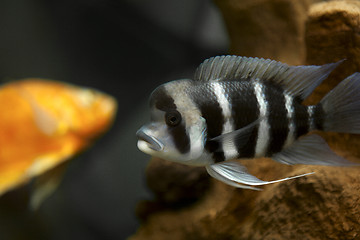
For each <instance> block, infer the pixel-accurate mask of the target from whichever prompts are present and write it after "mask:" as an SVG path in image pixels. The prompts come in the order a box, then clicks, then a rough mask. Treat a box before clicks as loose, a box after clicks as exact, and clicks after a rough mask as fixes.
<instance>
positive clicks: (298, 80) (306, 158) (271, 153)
mask: <svg viewBox="0 0 360 240" xmlns="http://www.w3.org/2000/svg"><path fill="white" fill-rule="evenodd" d="M341 62H342V61H339V62H337V63H330V64H325V65H322V66H289V65H286V64H283V63H280V62H276V61H274V60H269V59H258V58H246V57H239V56H218V57H214V58H210V59H207V60H205V61H204V62H203V63H202V64H201V65H200V66H199V67H198V69H197V70H196V72H195V76H194V80H191V79H182V80H176V81H172V82H169V83H165V84H163V85H161V86H159V87H158V88H157V89H155V90H154V92H153V93H152V95H151V97H150V108H151V111H152V113H151V123H150V124H148V125H145V126H143V127H142V128H141V129H140V130H139V131H138V132H137V135H138V138H139V141H138V147H139V149H140V150H142V151H143V152H145V153H148V154H150V155H153V156H158V157H161V158H164V159H167V160H170V161H175V162H180V163H183V164H187V165H195V166H205V168H206V170H207V171H208V173H209V174H210V175H211V176H212V177H214V178H216V179H218V180H220V181H222V182H224V183H226V184H228V185H231V186H234V187H239V188H247V189H257V188H256V187H255V186H259V185H265V184H269V183H275V182H280V181H285V180H289V179H293V178H297V177H302V176H305V175H309V174H312V173H307V174H302V175H298V176H295V177H288V178H284V179H280V180H275V181H263V180H260V179H257V178H256V177H255V176H253V175H251V174H250V173H248V172H247V170H246V168H245V167H244V166H242V165H241V164H240V163H239V162H234V161H232V160H233V159H237V158H257V157H271V158H272V159H273V160H275V161H277V162H280V163H283V164H314V165H330V166H354V165H357V164H355V163H352V162H349V161H347V160H345V159H343V158H342V157H340V156H338V155H336V154H335V153H334V152H333V151H331V149H330V148H329V146H328V145H327V144H326V142H325V140H324V139H323V138H321V137H320V136H318V135H316V134H314V133H312V131H313V130H323V131H334V132H345V133H346V132H347V133H356V134H359V133H360V73H354V74H353V75H351V76H349V77H348V78H346V79H345V80H344V81H342V82H341V83H340V84H339V85H338V86H337V87H336V88H335V89H333V90H332V91H331V92H329V93H328V94H327V95H326V96H325V97H324V98H323V99H322V100H321V101H320V102H319V103H318V104H316V105H313V106H305V105H302V102H303V100H304V99H306V98H307V97H308V96H309V95H310V94H311V92H312V91H313V90H314V89H315V88H316V87H317V86H318V85H319V84H320V83H321V82H322V81H323V80H324V79H325V78H327V76H328V75H329V74H330V73H331V71H332V70H333V69H334V68H336V67H337V66H338V65H339V64H340V63H341ZM350 86H351V87H350Z"/></svg>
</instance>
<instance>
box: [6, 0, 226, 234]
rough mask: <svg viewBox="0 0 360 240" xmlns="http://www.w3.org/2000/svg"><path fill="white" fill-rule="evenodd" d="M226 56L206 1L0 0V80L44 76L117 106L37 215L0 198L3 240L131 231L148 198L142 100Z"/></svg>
mask: <svg viewBox="0 0 360 240" xmlns="http://www.w3.org/2000/svg"><path fill="white" fill-rule="evenodd" d="M226 50H227V38H226V33H225V30H224V27H223V23H222V21H221V16H220V14H219V12H218V10H217V9H216V7H215V6H214V5H213V3H212V2H210V1H208V0H197V1H193V0H181V1H178V0H152V1H146V0H127V1H120V0H116V1H115V0H62V1H55V0H1V1H0V81H11V80H13V79H20V78H28V77H41V78H49V79H55V80H61V81H65V82H70V83H74V84H79V85H83V86H88V87H94V88H96V89H99V90H102V91H104V92H107V93H109V94H111V95H113V96H115V97H116V98H117V100H118V103H119V108H118V115H117V119H116V121H115V124H114V126H113V128H112V129H111V130H110V131H109V132H108V133H107V134H106V135H105V136H104V137H103V138H101V139H100V140H99V141H98V142H97V143H96V144H95V145H94V146H93V147H92V148H90V149H89V150H88V151H86V152H85V153H83V154H81V155H80V156H78V157H76V158H75V159H73V160H72V161H71V163H70V167H69V169H68V171H67V172H66V174H65V177H64V179H63V182H62V184H61V186H60V187H59V189H58V190H57V192H56V193H55V194H54V195H53V196H51V197H50V198H49V199H48V200H47V201H46V202H45V203H44V205H43V206H42V207H41V209H40V210H39V211H38V212H37V213H31V212H28V211H27V206H24V204H22V201H21V200H19V199H21V198H26V197H24V193H22V192H20V193H19V192H16V191H15V192H10V193H8V194H6V196H4V197H3V198H4V199H5V200H2V203H1V202H0V203H1V204H3V205H2V206H0V239H89V240H91V239H124V238H126V237H127V236H129V235H131V234H133V233H134V232H135V231H136V228H137V227H138V222H137V221H136V218H135V215H134V209H135V205H136V202H137V201H138V200H140V199H144V198H150V197H151V194H150V193H149V192H147V191H146V187H145V182H144V169H145V166H146V163H147V161H148V159H149V157H148V156H146V155H145V154H143V153H141V152H140V151H138V150H137V148H136V138H135V132H136V130H137V129H138V128H139V127H140V126H141V125H142V124H143V123H145V122H146V121H147V120H148V116H147V113H148V112H147V108H146V107H147V105H146V101H147V98H148V96H149V94H150V93H151V91H152V90H153V89H154V88H155V87H156V86H157V85H159V84H161V83H163V82H166V81H170V80H173V79H177V78H185V77H191V76H192V74H193V73H194V70H195V68H196V66H197V65H198V64H200V63H201V62H202V61H203V60H204V59H205V58H208V57H210V56H214V55H219V54H224V53H226ZM19 149H20V150H21V146H19ZM0 177H1V176H0ZM25 192H26V191H25ZM14 202H15V203H16V204H14Z"/></svg>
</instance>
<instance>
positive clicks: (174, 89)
mask: <svg viewBox="0 0 360 240" xmlns="http://www.w3.org/2000/svg"><path fill="white" fill-rule="evenodd" d="M191 82H192V81H191V80H187V79H183V80H178V81H174V82H171V83H168V84H167V85H165V90H166V91H167V92H168V93H169V95H170V96H171V97H172V98H173V99H174V103H175V105H176V108H177V110H178V111H179V112H180V113H182V114H183V115H182V117H183V120H184V121H185V126H186V131H187V134H188V135H189V138H190V152H189V153H188V155H187V156H188V157H189V158H190V159H196V158H198V157H199V156H200V154H201V153H202V152H203V148H204V146H203V144H204V143H203V141H202V140H203V139H202V138H201V137H202V135H201V134H202V130H203V129H202V128H201V127H203V126H205V125H206V123H202V122H201V120H202V119H201V113H200V111H199V109H198V108H197V106H196V104H195V103H194V102H193V101H192V99H191V98H190V97H189V96H187V95H185V94H184V92H185V93H186V92H187V91H186V88H189V87H190V86H191ZM189 113H191V114H189ZM184 134H185V133H184ZM187 163H189V164H190V162H189V161H188V162H187Z"/></svg>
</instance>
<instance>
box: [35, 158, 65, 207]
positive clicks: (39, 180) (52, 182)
mask: <svg viewBox="0 0 360 240" xmlns="http://www.w3.org/2000/svg"><path fill="white" fill-rule="evenodd" d="M67 164H68V162H64V163H62V164H60V165H58V166H56V167H55V168H53V169H50V170H49V171H47V172H45V173H43V174H42V175H40V176H38V177H36V179H35V182H34V189H33V190H32V193H31V197H30V202H29V207H30V209H31V210H33V211H35V210H37V209H39V207H40V206H41V204H42V203H43V202H44V201H45V200H46V199H47V198H48V197H49V196H50V195H51V194H53V193H54V192H55V190H56V189H57V188H58V186H59V185H60V183H61V180H62V178H63V175H64V172H65V170H66V167H67Z"/></svg>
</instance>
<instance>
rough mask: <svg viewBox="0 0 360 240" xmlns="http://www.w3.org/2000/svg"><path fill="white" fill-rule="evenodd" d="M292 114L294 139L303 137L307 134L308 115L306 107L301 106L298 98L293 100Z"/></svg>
mask: <svg viewBox="0 0 360 240" xmlns="http://www.w3.org/2000/svg"><path fill="white" fill-rule="evenodd" d="M293 102H294V105H293V106H294V112H295V119H294V120H295V121H294V122H295V129H296V130H295V139H296V138H298V137H300V136H302V135H305V134H307V133H308V132H309V127H310V126H309V114H308V111H307V107H306V106H304V105H301V102H300V101H299V100H298V98H294V101H293Z"/></svg>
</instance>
